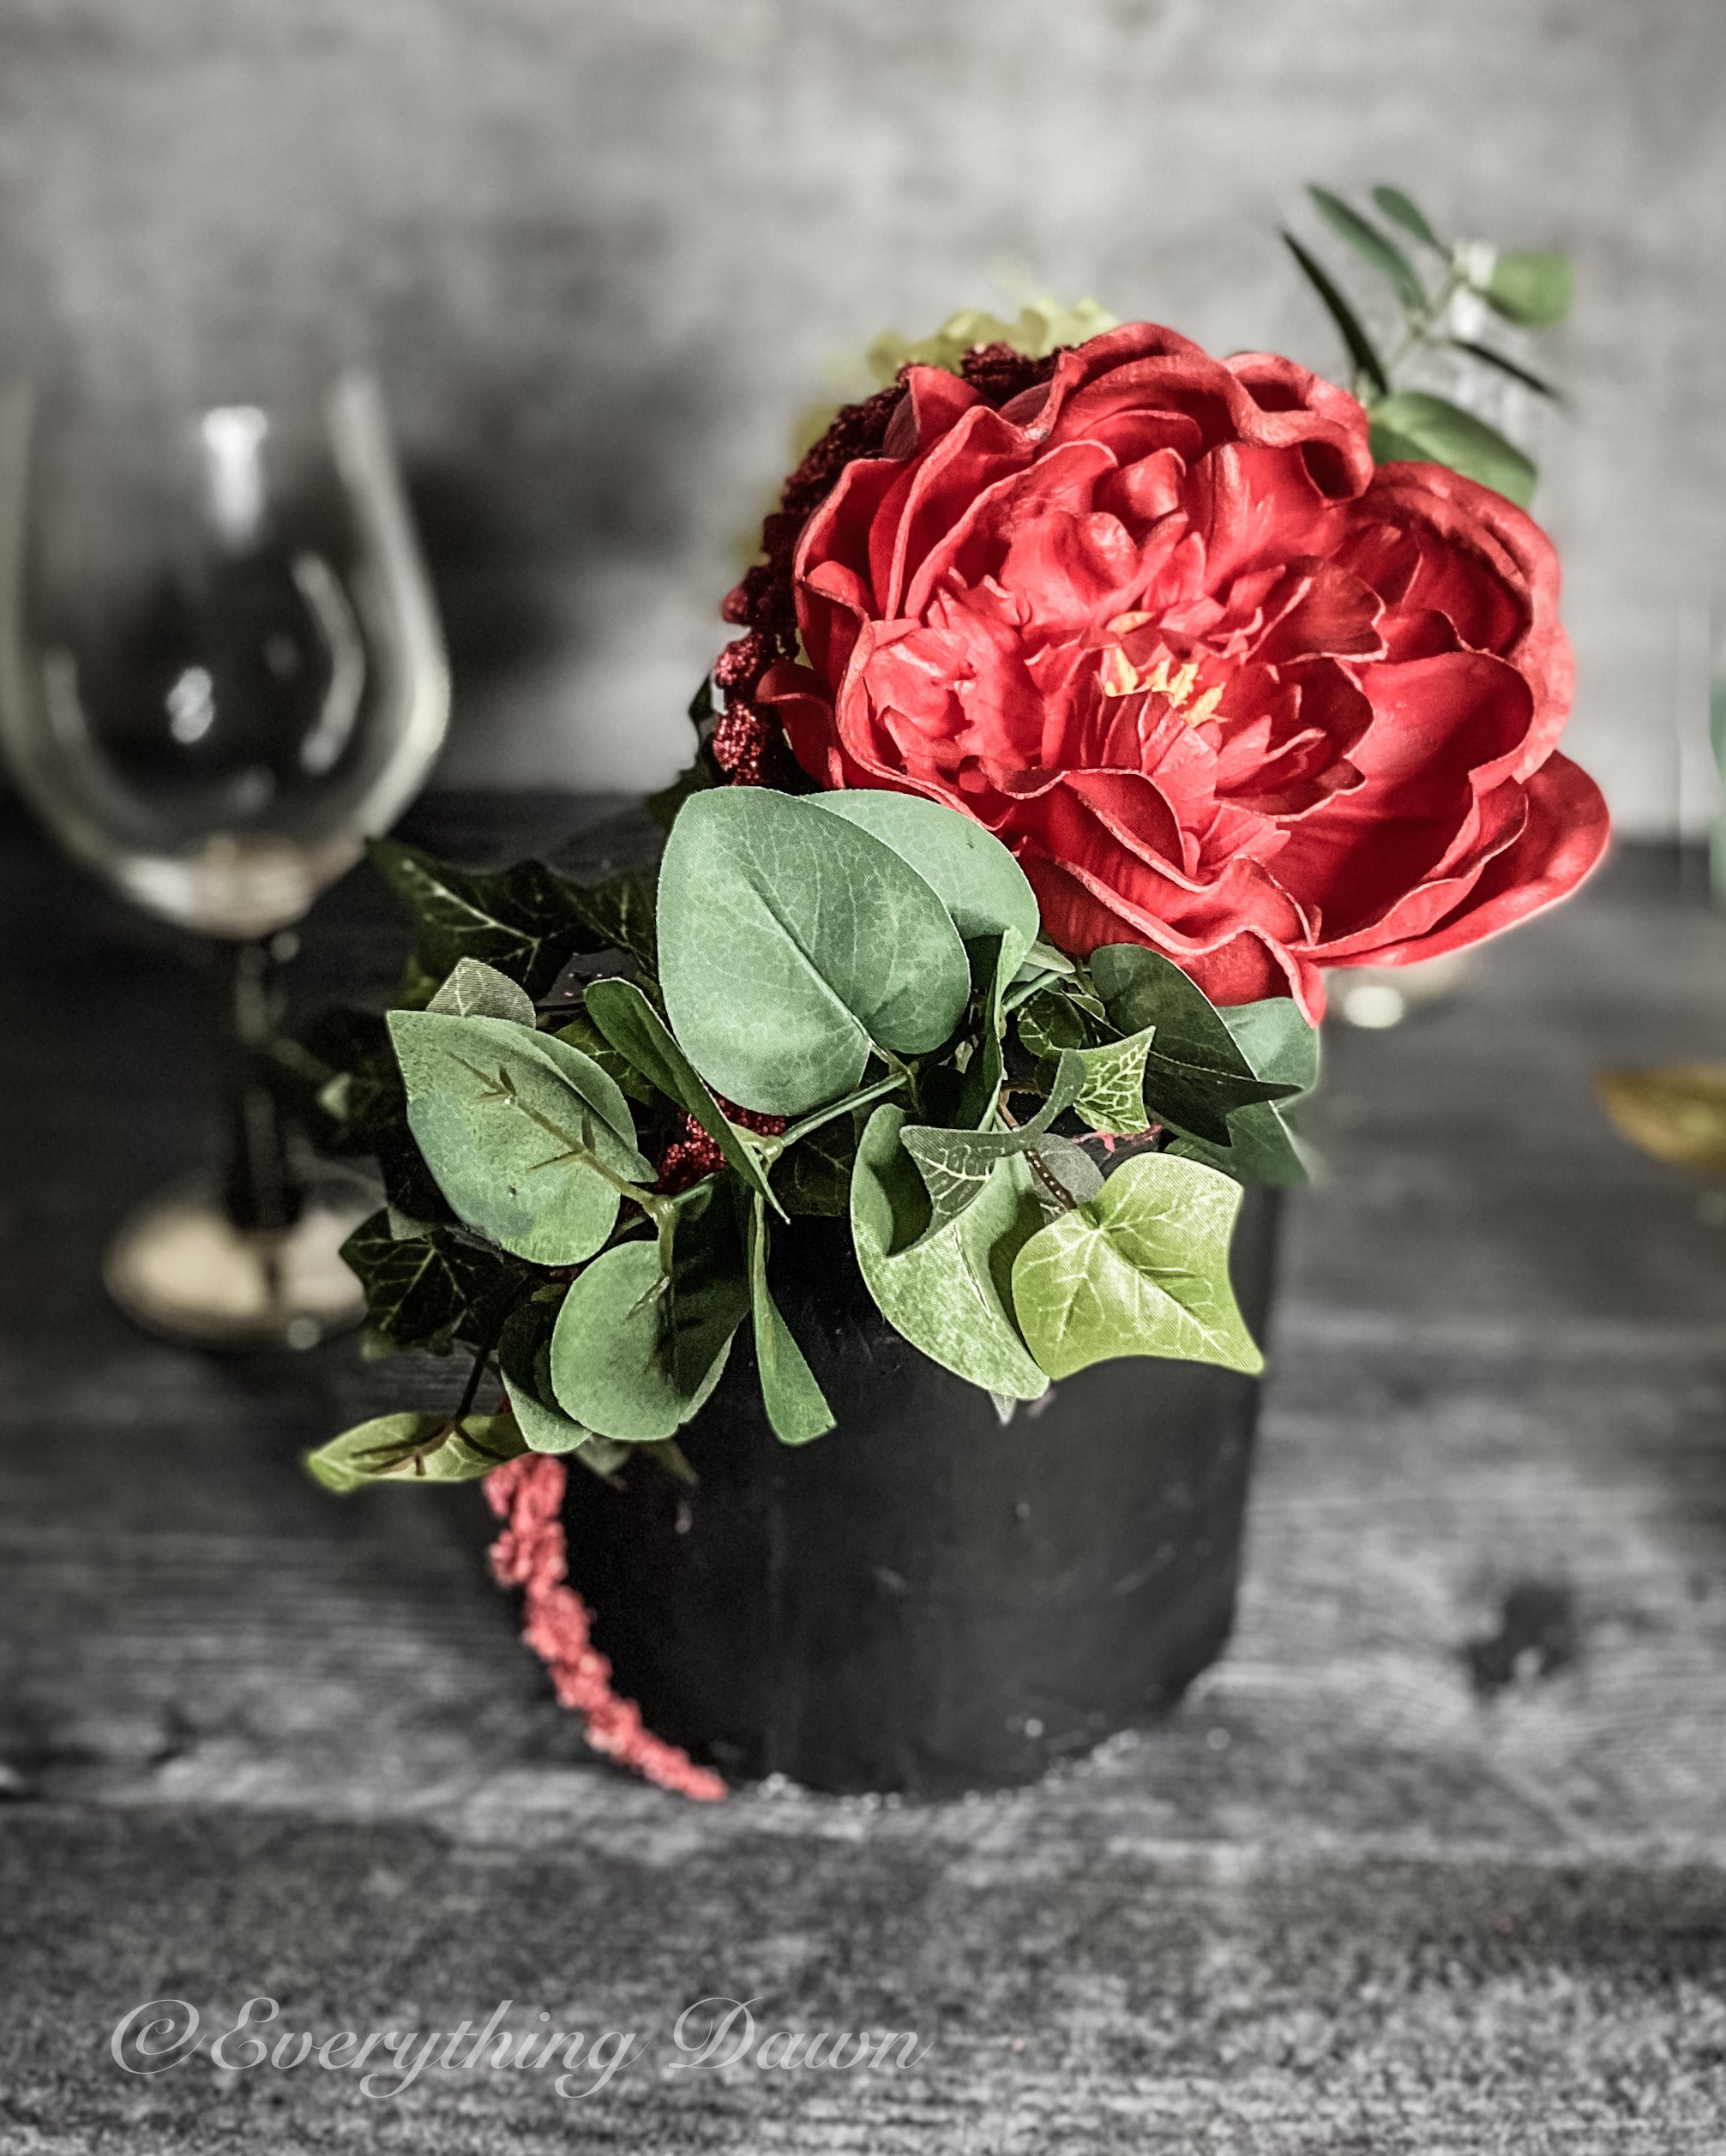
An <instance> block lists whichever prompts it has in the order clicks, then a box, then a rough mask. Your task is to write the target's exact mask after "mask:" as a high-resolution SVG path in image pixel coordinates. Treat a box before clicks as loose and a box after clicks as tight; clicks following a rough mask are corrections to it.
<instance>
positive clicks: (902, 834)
mask: <svg viewBox="0 0 1726 2156" xmlns="http://www.w3.org/2000/svg"><path fill="white" fill-rule="evenodd" d="M808 798H809V802H810V803H811V804H812V805H813V806H814V807H815V808H821V809H824V810H825V811H826V812H827V814H829V815H831V816H843V817H845V820H847V821H848V822H850V823H854V824H857V825H859V826H861V827H862V828H863V830H864V831H866V832H869V833H870V835H871V836H872V837H874V838H879V839H880V840H881V843H882V844H883V845H887V846H891V847H892V848H893V851H894V852H895V853H896V854H897V855H899V858H900V859H901V860H902V861H906V862H910V864H911V867H912V868H915V869H916V871H917V874H918V875H920V876H921V877H922V878H923V881H924V882H925V883H926V884H928V885H929V887H930V888H931V890H933V891H934V892H935V896H936V897H937V898H939V899H940V900H941V904H943V905H944V906H945V907H946V908H947V911H948V913H949V914H951V915H952V916H953V926H954V927H955V928H957V929H958V930H959V935H960V938H961V939H962V940H964V941H965V942H966V943H969V942H971V940H972V939H973V938H974V937H977V936H989V935H998V936H1001V938H1002V939H1003V940H1004V942H1005V944H1006V946H1007V948H1008V949H1010V950H1011V952H1012V954H1013V955H1012V962H1011V964H1008V965H1007V976H1008V978H1009V979H1010V978H1011V977H1012V976H1013V973H1014V972H1016V971H1017V970H1018V968H1019V963H1020V961H1021V960H1022V959H1023V958H1025V955H1026V953H1027V952H1030V951H1031V948H1032V947H1033V946H1034V945H1035V944H1036V942H1037V934H1038V931H1039V929H1040V928H1041V926H1042V917H1041V916H1040V914H1039V912H1038V910H1037V893H1036V892H1034V891H1033V890H1032V889H1031V886H1030V884H1029V883H1028V882H1027V881H1026V880H1025V871H1024V870H1023V869H1022V868H1020V867H1019V863H1018V862H1016V861H1015V860H1014V859H1013V856H1012V855H1011V854H1010V853H1009V852H1008V851H1007V848H1006V847H1005V846H1003V845H1002V844H1001V841H1000V840H999V839H998V838H996V837H995V834H994V833H993V832H989V831H985V830H984V829H983V826H982V825H981V824H979V823H975V822H973V821H972V820H971V818H970V817H969V816H961V815H960V814H959V812H958V810H957V809H953V808H943V807H942V806H941V803H940V802H933V801H924V800H923V798H922V797H921V796H918V795H916V794H893V793H883V792H874V791H868V790H856V791H851V792H837V793H827V794H811V795H809V797H808ZM1056 955H1057V956H1058V955H1059V954H1058V953H1057V954H1056ZM1003 963H1005V953H1003ZM1070 965H1071V962H1070V961H1068V962H1067V966H1068V970H1070Z"/></svg>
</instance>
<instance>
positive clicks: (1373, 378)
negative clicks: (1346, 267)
mask: <svg viewBox="0 0 1726 2156" xmlns="http://www.w3.org/2000/svg"><path fill="white" fill-rule="evenodd" d="M1283 237H1284V239H1285V240H1286V241H1287V242H1288V245H1289V251H1290V254H1292V255H1293V256H1294V258H1295V260H1296V261H1297V262H1298V263H1299V264H1300V265H1301V267H1302V269H1303V270H1304V271H1305V272H1306V274H1307V280H1308V283H1309V284H1310V285H1312V287H1313V290H1314V291H1315V292H1317V294H1318V295H1319V297H1320V299H1321V300H1323V302H1324V303H1325V305H1326V308H1327V309H1329V310H1330V316H1331V320H1332V321H1333V322H1335V324H1336V325H1337V327H1338V329H1339V330H1340V331H1341V332H1342V338H1343V342H1344V344H1345V345H1347V346H1348V349H1349V357H1350V358H1351V359H1352V360H1353V361H1354V363H1355V369H1356V373H1357V374H1361V375H1365V376H1366V378H1367V380H1368V381H1369V382H1370V383H1371V384H1372V386H1373V387H1374V389H1375V390H1376V391H1377V392H1378V393H1379V395H1380V396H1381V397H1382V396H1385V395H1386V394H1388V393H1389V390H1390V386H1391V378H1390V376H1389V375H1387V374H1386V371H1385V363H1384V362H1383V360H1382V359H1380V357H1379V355H1378V352H1377V351H1376V349H1375V348H1374V344H1373V340H1372V339H1371V338H1370V337H1368V334H1367V333H1366V331H1365V330H1364V329H1362V327H1361V325H1360V322H1359V321H1358V320H1357V319H1356V315H1355V310H1354V309H1353V308H1352V307H1350V304H1349V303H1348V301H1347V300H1345V299H1344V297H1343V296H1342V294H1341V292H1339V291H1338V290H1337V287H1336V286H1335V285H1334V284H1332V281H1331V279H1330V276H1329V273H1327V272H1326V269H1325V267H1324V266H1323V265H1322V264H1321V263H1320V262H1319V261H1315V260H1314V257H1313V256H1312V255H1309V254H1308V252H1307V250H1306V249H1305V248H1304V247H1302V244H1301V243H1300V242H1299V240H1297V239H1296V237H1295V236H1294V234H1293V233H1292V232H1284V235H1283Z"/></svg>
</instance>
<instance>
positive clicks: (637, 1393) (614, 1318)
mask: <svg viewBox="0 0 1726 2156" xmlns="http://www.w3.org/2000/svg"><path fill="white" fill-rule="evenodd" d="M663 1282H664V1276H663V1275H662V1274H661V1273H660V1270H659V1253H658V1252H657V1250H656V1249H655V1247H654V1246H653V1243H651V1242H634V1243H619V1244H618V1245H617V1246H616V1248H615V1249H613V1250H608V1251H606V1252H604V1255H603V1256H602V1257H599V1258H595V1259H594V1260H593V1262H592V1264H591V1265H589V1266H588V1267H587V1269H586V1271H585V1272H583V1273H581V1274H580V1275H579V1276H578V1277H577V1278H576V1280H575V1282H574V1284H573V1286H572V1287H571V1288H570V1290H569V1293H568V1294H567V1295H566V1296H565V1297H564V1298H563V1307H562V1309H561V1310H560V1311H559V1312H558V1313H557V1323H556V1327H555V1328H554V1329H553V1331H552V1335H551V1383H552V1385H553V1388H554V1389H555V1390H556V1395H557V1403H558V1405H559V1406H560V1407H561V1408H562V1409H563V1411H564V1413H565V1414H568V1416H569V1417H570V1418H571V1419H572V1420H574V1421H576V1422H579V1423H580V1424H582V1425H583V1426H585V1427H586V1428H587V1429H590V1430H597V1431H598V1432H599V1434H600V1435H601V1436H602V1437H607V1438H618V1439H620V1440H621V1441H622V1442H623V1443H625V1444H641V1443H644V1442H651V1441H652V1440H653V1439H655V1438H669V1437H670V1436H671V1434H672V1433H673V1432H674V1431H677V1430H678V1429H680V1428H681V1427H682V1426H683V1424H684V1423H686V1422H687V1421H688V1420H689V1418H690V1416H691V1415H693V1414H696V1413H697V1412H698V1411H699V1410H700V1408H701V1406H702V1405H703V1403H704V1402H706V1400H707V1396H708V1395H709V1394H710V1393H711V1392H712V1391H713V1387H714V1386H715V1385H716V1384H718V1383H719V1378H720V1375H721V1373H722V1372H723V1371H724V1369H725V1359H726V1357H727V1355H728V1354H730V1352H731V1335H732V1334H733V1333H734V1332H735V1331H736V1330H737V1325H738V1324H739V1323H740V1322H741V1320H742V1318H743V1314H744V1312H746V1310H747V1309H748V1307H749V1290H748V1288H747V1286H746V1285H745V1283H744V1282H743V1281H742V1280H741V1279H740V1280H739V1281H738V1283H737V1286H738V1290H739V1292H738V1294H737V1298H736V1300H735V1305H734V1307H733V1311H732V1313H731V1320H730V1323H729V1324H726V1323H725V1321H724V1317H723V1315H721V1316H719V1318H718V1319H717V1321H715V1319H714V1318H713V1316H712V1314H711V1313H708V1314H707V1318H706V1321H705V1322H702V1321H700V1320H697V1321H695V1322H694V1323H693V1324H692V1325H691V1326H690V1327H689V1328H687V1329H686V1334H687V1332H689V1331H693V1332H694V1333H695V1337H694V1338H692V1339H688V1340H687V1348H686V1353H685V1354H684V1355H683V1357H682V1358H680V1356H679V1354H678V1352H677V1351H678V1347H679V1344H680V1343H679V1342H678V1340H677V1330H678V1328H677V1317H678V1315H679V1314H680V1313H678V1312H677V1309H676V1300H677V1298H676V1295H675V1292H674V1290H673V1289H671V1288H667V1287H665V1285H664V1284H663ZM704 1352H705V1360H703V1354H704ZM680 1360H683V1361H684V1362H685V1363H687V1364H688V1365H689V1366H694V1367H695V1370H696V1374H695V1376H694V1378H693V1379H692V1378H690V1377H689V1375H687V1374H685V1373H683V1372H680V1370H679V1362H680Z"/></svg>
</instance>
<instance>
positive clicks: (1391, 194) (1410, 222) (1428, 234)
mask: <svg viewBox="0 0 1726 2156" xmlns="http://www.w3.org/2000/svg"><path fill="white" fill-rule="evenodd" d="M1373 200H1374V202H1376V203H1377V204H1378V206H1379V207H1380V209H1381V210H1382V211H1383V212H1384V213H1385V215H1386V217H1387V218H1389V219H1390V220H1391V222H1392V225H1401V226H1402V228H1403V230H1404V231H1405V232H1407V233H1409V234H1410V235H1411V236H1412V237H1414V238H1416V239H1417V240H1419V241H1420V242H1421V243H1422V245H1424V246H1427V247H1430V248H1433V249H1435V250H1436V251H1437V252H1438V253H1439V254H1440V255H1447V254H1449V252H1450V249H1448V248H1447V247H1446V245H1445V243H1444V242H1443V241H1442V240H1441V239H1440V237H1439V236H1438V234H1437V233H1436V232H1435V231H1434V230H1433V228H1432V226H1431V225H1430V224H1429V223H1428V219H1427V217H1426V215H1425V213H1424V212H1423V211H1422V209H1421V208H1420V207H1419V206H1418V205H1417V204H1416V202H1414V201H1411V200H1410V197H1409V196H1408V195H1404V193H1403V191H1402V189H1400V188H1399V187H1375V188H1374V189H1373Z"/></svg>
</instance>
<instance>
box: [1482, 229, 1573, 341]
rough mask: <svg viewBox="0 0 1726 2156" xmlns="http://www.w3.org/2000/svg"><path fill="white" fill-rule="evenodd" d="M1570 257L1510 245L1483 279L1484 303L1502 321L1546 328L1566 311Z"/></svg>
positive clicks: (1571, 286) (1569, 289) (1571, 287)
mask: <svg viewBox="0 0 1726 2156" xmlns="http://www.w3.org/2000/svg"><path fill="white" fill-rule="evenodd" d="M1572 291H1573V282H1572V278H1571V270H1570V257H1569V256H1568V255H1559V254H1554V253H1550V252H1548V251H1546V250H1545V249H1540V248H1532V247H1528V248H1513V249H1512V250H1511V251H1510V252H1509V253H1508V254H1505V255H1500V256H1499V257H1498V259H1497V261H1494V264H1493V266H1492V274H1491V276H1490V277H1488V279H1487V280H1486V287H1485V296H1486V301H1487V304H1488V306H1490V307H1492V308H1494V309H1496V310H1497V312H1498V313H1500V315H1503V316H1504V317H1505V318H1506V321H1513V322H1521V323H1522V324H1523V325H1524V326H1525V327H1527V328H1530V329H1548V328H1550V327H1552V325H1553V324H1554V323H1555V322H1561V321H1563V320H1564V318H1565V316H1566V315H1567V314H1568V313H1569V312H1570V301H1571V295H1572Z"/></svg>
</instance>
